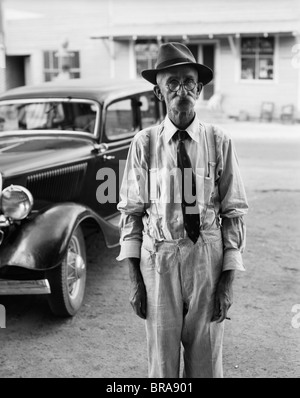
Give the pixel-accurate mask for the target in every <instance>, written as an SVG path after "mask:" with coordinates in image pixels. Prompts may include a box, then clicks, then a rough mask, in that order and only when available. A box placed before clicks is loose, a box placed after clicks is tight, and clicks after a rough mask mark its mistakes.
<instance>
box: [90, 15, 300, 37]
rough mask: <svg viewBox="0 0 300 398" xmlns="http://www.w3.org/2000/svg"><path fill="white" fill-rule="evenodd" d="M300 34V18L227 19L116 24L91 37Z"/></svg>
mask: <svg viewBox="0 0 300 398" xmlns="http://www.w3.org/2000/svg"><path fill="white" fill-rule="evenodd" d="M265 33H268V34H284V35H285V34H294V35H299V34H300V21H299V20H298V19H294V20H280V21H276V20H273V21H270V20H266V21H226V22H221V23H216V22H213V23H211V22H199V23H195V22H194V23H181V24H144V25H134V26H133V25H131V26H126V25H119V26H113V27H111V29H110V30H109V31H108V30H107V29H106V31H105V32H99V33H95V34H93V35H91V38H94V39H96V38H99V39H100V38H114V39H115V40H128V39H132V38H134V39H137V38H139V39H143V38H145V39H147V38H149V39H150V38H157V37H164V38H175V37H187V38H190V39H193V38H194V39H197V38H199V39H201V38H207V37H212V36H219V37H220V36H228V35H247V34H265Z"/></svg>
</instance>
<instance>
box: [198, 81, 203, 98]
mask: <svg viewBox="0 0 300 398" xmlns="http://www.w3.org/2000/svg"><path fill="white" fill-rule="evenodd" d="M202 88H203V84H202V83H200V82H199V83H197V96H198V97H199V95H200V94H201V91H202Z"/></svg>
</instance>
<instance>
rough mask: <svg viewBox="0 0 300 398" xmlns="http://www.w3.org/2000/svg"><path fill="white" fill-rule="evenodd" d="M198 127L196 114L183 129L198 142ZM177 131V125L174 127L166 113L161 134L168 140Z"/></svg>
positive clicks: (198, 122)
mask: <svg viewBox="0 0 300 398" xmlns="http://www.w3.org/2000/svg"><path fill="white" fill-rule="evenodd" d="M199 127H200V121H199V119H198V117H197V115H195V117H194V120H193V121H192V123H191V124H190V125H189V126H188V127H187V128H186V129H185V131H187V132H188V134H189V136H190V137H191V138H192V139H193V140H194V141H196V142H198V143H199V142H200V136H199ZM177 131H178V127H176V126H175V124H173V123H172V122H171V120H170V119H169V116H168V115H167V116H166V118H165V122H164V130H163V134H164V136H165V138H166V141H167V142H169V141H170V140H171V138H172V137H173V135H174V134H175V133H176V132H177Z"/></svg>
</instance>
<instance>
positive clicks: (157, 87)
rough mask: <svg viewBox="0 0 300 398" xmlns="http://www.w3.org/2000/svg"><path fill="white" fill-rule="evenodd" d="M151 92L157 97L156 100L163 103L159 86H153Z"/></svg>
mask: <svg viewBox="0 0 300 398" xmlns="http://www.w3.org/2000/svg"><path fill="white" fill-rule="evenodd" d="M153 91H154V94H155V95H156V96H157V98H158V99H159V100H160V101H163V100H164V96H163V95H162V93H161V91H160V88H159V86H157V85H156V86H154V87H153Z"/></svg>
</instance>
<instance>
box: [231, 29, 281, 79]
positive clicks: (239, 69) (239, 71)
mask: <svg viewBox="0 0 300 398" xmlns="http://www.w3.org/2000/svg"><path fill="white" fill-rule="evenodd" d="M269 36H270V37H273V38H274V52H273V79H243V78H242V57H243V54H242V39H243V38H254V37H255V38H260V37H262V38H264V37H265V36H264V35H255V34H249V35H243V36H242V37H240V38H239V41H238V46H239V48H238V50H239V51H238V67H237V81H238V82H239V83H243V84H254V85H257V84H258V85H261V84H267V85H270V84H271V85H272V84H278V45H279V44H278V43H279V42H278V35H276V34H272V35H269Z"/></svg>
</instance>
